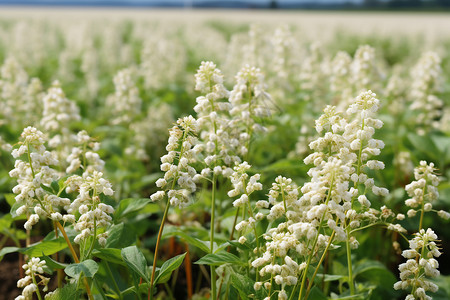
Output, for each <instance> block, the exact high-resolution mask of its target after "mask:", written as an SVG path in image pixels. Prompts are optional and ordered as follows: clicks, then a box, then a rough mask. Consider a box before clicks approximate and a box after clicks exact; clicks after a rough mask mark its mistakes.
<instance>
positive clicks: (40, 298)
mask: <svg viewBox="0 0 450 300" xmlns="http://www.w3.org/2000/svg"><path fill="white" fill-rule="evenodd" d="M31 279H32V280H33V283H34V284H35V285H36V295H37V297H38V299H39V300H42V296H41V292H40V291H39V286H38V284H37V282H36V278H35V277H34V273H33V272H32V273H31Z"/></svg>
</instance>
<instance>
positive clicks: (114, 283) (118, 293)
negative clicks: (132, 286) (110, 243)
mask: <svg viewBox="0 0 450 300" xmlns="http://www.w3.org/2000/svg"><path fill="white" fill-rule="evenodd" d="M104 263H105V266H106V268H105V269H106V272H107V273H108V275H109V277H111V280H112V282H113V285H114V289H115V290H116V293H117V295H118V296H119V299H120V300H122V299H123V296H122V293H121V291H120V288H119V286H118V285H117V282H116V280H115V279H114V275H113V273H112V271H111V268H110V267H109V264H108V262H107V261H106V260H105V261H104Z"/></svg>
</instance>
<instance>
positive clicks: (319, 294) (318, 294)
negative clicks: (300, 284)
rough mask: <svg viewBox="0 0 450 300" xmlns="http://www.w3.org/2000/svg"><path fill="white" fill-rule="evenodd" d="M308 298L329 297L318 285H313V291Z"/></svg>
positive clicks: (320, 299) (317, 299)
mask: <svg viewBox="0 0 450 300" xmlns="http://www.w3.org/2000/svg"><path fill="white" fill-rule="evenodd" d="M308 299H314V300H327V299H328V298H327V296H325V295H324V294H323V292H322V291H321V290H320V289H319V288H318V287H317V286H313V287H312V288H311V292H310V293H309V296H308Z"/></svg>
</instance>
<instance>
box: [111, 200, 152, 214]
mask: <svg viewBox="0 0 450 300" xmlns="http://www.w3.org/2000/svg"><path fill="white" fill-rule="evenodd" d="M151 201H152V200H151V199H150V198H140V199H135V198H128V199H123V200H121V201H120V203H119V207H118V208H117V209H116V211H115V213H114V216H115V217H116V218H117V219H120V218H123V217H125V216H126V215H127V214H130V213H133V212H138V211H139V210H141V209H143V208H144V207H145V206H146V205H147V204H148V203H150V202H151ZM155 205H157V204H155Z"/></svg>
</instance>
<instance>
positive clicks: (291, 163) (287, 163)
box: [258, 159, 302, 173]
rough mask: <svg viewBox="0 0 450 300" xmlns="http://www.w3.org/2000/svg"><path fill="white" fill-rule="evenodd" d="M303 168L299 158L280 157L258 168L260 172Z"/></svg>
mask: <svg viewBox="0 0 450 300" xmlns="http://www.w3.org/2000/svg"><path fill="white" fill-rule="evenodd" d="M301 168H302V164H299V162H298V160H297V159H280V160H278V161H276V162H274V163H272V164H270V165H268V166H266V167H264V168H262V169H260V170H258V172H261V173H264V172H285V171H286V170H297V169H301Z"/></svg>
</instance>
